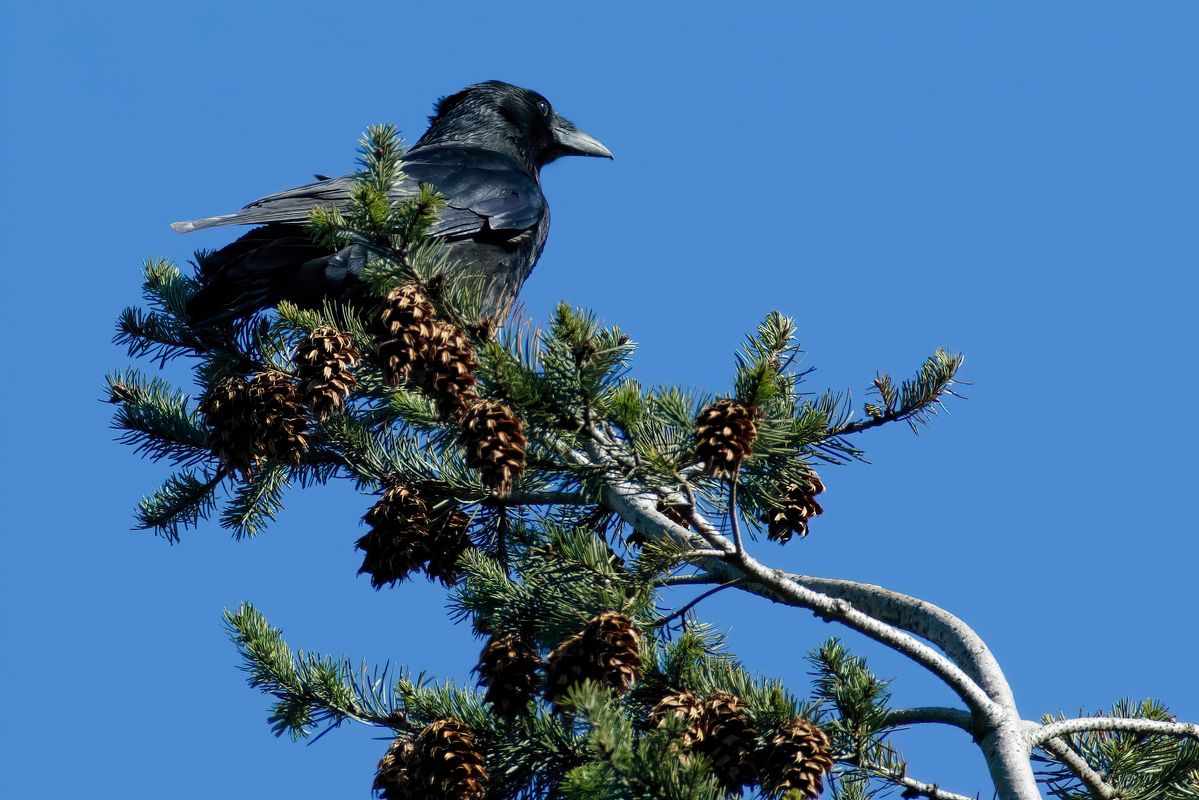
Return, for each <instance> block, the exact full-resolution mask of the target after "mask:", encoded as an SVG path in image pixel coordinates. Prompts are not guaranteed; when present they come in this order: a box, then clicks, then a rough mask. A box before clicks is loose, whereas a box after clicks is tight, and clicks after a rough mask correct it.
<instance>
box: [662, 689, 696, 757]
mask: <svg viewBox="0 0 1199 800" xmlns="http://www.w3.org/2000/svg"><path fill="white" fill-rule="evenodd" d="M671 717H679V718H680V719H681V720H682V723H683V725H682V732H681V733H680V739H679V744H681V745H682V747H683V749H684V750H691V749H692V748H694V747H695V743H696V741H698V740H699V737H700V735H701V734H702V733H703V719H704V704H703V701H702V700H700V699H699V698H698V697H696V696H695V695H694V694H692V693H691V692H679V693H677V694H668V695H666V696H665V697H663V698H662V699H661V700H660V701H658V704H657V705H655V706H654V708H653V711H651V712H650V721H652V722H653V723H654V725H656V726H657V727H659V728H662V727H665V725H666V722H667V720H668V719H670V718H671Z"/></svg>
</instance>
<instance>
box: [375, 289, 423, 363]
mask: <svg viewBox="0 0 1199 800" xmlns="http://www.w3.org/2000/svg"><path fill="white" fill-rule="evenodd" d="M433 317H434V311H433V304H432V303H430V302H429V300H428V298H426V297H425V295H424V293H422V292H421V290H420V289H419V288H418V287H417V286H414V285H411V284H409V285H407V286H399V287H397V288H395V289H392V290H391V291H390V292H389V293H388V294H387V297H386V298H385V299H384V300H383V303H382V306H381V307H380V308H379V313H378V315H377V316H376V317H375V320H374V325H373V329H372V335H373V336H374V339H375V354H376V355H377V357H378V359H379V366H380V367H382V369H383V376H384V378H385V379H386V380H387V382H388V383H389V384H391V385H392V386H399V385H400V384H402V383H407V382H409V381H410V380H412V379H413V372H414V370H417V369H419V365H420V363H421V361H422V360H423V358H424V354H425V349H426V347H427V346H428V343H429V340H430V338H432V336H433Z"/></svg>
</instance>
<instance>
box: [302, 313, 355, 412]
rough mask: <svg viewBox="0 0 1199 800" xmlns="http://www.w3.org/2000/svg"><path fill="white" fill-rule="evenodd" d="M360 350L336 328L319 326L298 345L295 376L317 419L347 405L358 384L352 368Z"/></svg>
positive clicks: (303, 397)
mask: <svg viewBox="0 0 1199 800" xmlns="http://www.w3.org/2000/svg"><path fill="white" fill-rule="evenodd" d="M358 358H359V356H358V350H357V348H355V347H354V343H353V341H352V340H351V339H350V337H349V336H348V335H346V334H344V333H342V332H341V331H339V330H337V329H336V328H330V327H328V326H325V327H321V328H317V329H316V330H314V331H313V332H312V333H310V334H308V337H307V338H306V339H305V340H304V341H303V342H302V343H301V344H300V346H299V347H298V348H296V354H295V359H294V360H295V363H296V379H297V380H298V381H299V384H300V386H299V392H300V397H301V398H302V400H303V402H304V403H305V404H306V405H307V406H309V407H310V408H311V409H312V413H313V415H314V416H315V417H316V418H317V419H318V420H323V419H325V418H326V417H328V416H329V415H330V414H332V413H333V412H335V411H342V410H344V409H345V407H346V397H347V396H348V395H349V394H350V392H351V391H353V390H354V387H355V386H357V385H358V380H357V379H356V378H355V377H354V373H353V372H352V371H351V370H352V368H353V367H355V366H357V364H358Z"/></svg>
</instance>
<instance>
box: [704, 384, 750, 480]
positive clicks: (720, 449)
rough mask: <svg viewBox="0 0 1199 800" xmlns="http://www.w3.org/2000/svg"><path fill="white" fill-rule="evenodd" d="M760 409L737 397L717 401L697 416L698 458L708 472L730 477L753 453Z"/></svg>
mask: <svg viewBox="0 0 1199 800" xmlns="http://www.w3.org/2000/svg"><path fill="white" fill-rule="evenodd" d="M756 417H757V410H756V409H755V408H754V407H753V406H749V405H746V404H745V403H738V402H737V401H736V400H717V401H716V402H714V403H712V404H711V405H709V406H708V407H707V408H705V409H704V410H703V411H701V412H699V416H698V417H696V418H695V457H696V458H697V459H698V460H700V461H702V462H704V468H705V470H706V471H707V473H708V474H709V475H715V476H717V477H731V476H732V475H733V474H734V473H735V472H736V471H737V468H738V467H740V466H741V462H742V460H744V459H745V457H746V456H748V455H749V454H750V453H751V452H753V446H754V437H756V436H757V435H758V426H757V423H756V422H755V419H756Z"/></svg>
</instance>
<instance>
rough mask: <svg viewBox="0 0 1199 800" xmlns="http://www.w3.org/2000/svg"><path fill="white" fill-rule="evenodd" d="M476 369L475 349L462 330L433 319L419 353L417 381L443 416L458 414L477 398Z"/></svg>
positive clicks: (455, 415) (450, 416) (458, 415)
mask: <svg viewBox="0 0 1199 800" xmlns="http://www.w3.org/2000/svg"><path fill="white" fill-rule="evenodd" d="M478 368H479V362H478V360H477V359H476V358H475V348H474V347H473V346H472V345H471V343H470V340H469V339H467V338H466V335H465V334H464V333H463V332H462V331H461V329H459V328H458V326H457V325H453V324H451V323H449V322H444V321H442V320H434V321H433V329H432V333H431V335H430V336H429V338H428V340H427V341H426V342H425V348H424V350H423V352H422V353H421V361H420V368H419V370H418V372H419V373H420V375H419V378H418V381H417V382H419V383H420V385H421V388H422V389H424V390H425V393H426V394H428V395H429V396H430V397H432V398H433V399H435V400H436V401H437V409H438V412H439V413H440V414H441V416H442V418H443V419H457V418H458V417H461V416H462V414H463V413H465V412H466V409H467V408H468V407H469V406H470V405H471V404H472V403H474V402H475V400H477V399H478V398H479V392H478V389H476V388H475V384H476V381H475V374H474V373H475V370H476V369H478Z"/></svg>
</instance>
